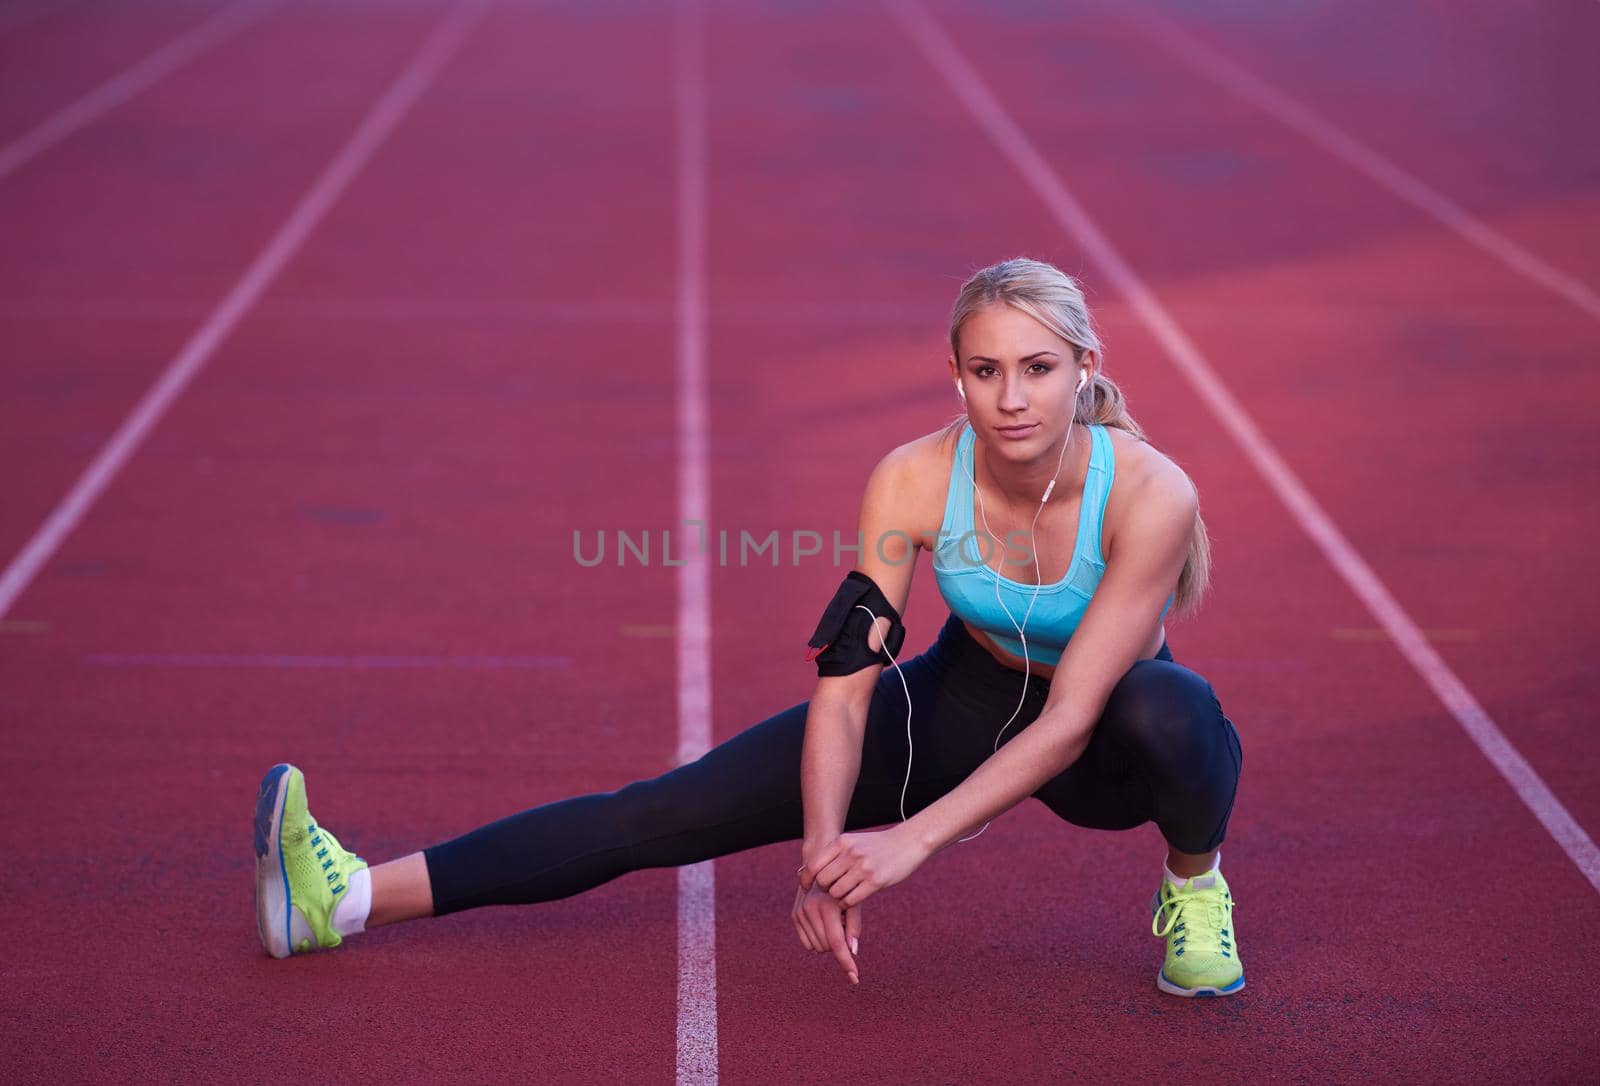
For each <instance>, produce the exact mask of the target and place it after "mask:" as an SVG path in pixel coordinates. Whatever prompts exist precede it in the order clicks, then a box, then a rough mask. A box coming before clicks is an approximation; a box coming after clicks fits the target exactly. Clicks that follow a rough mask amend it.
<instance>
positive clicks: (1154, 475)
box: [1105, 426, 1200, 547]
mask: <svg viewBox="0 0 1600 1086" xmlns="http://www.w3.org/2000/svg"><path fill="white" fill-rule="evenodd" d="M1105 431H1106V436H1107V437H1108V438H1110V440H1111V446H1112V449H1113V451H1114V452H1115V453H1116V458H1117V472H1116V480H1115V482H1114V483H1113V485H1112V489H1111V496H1110V498H1109V499H1108V500H1107V501H1106V516H1105V519H1106V526H1105V527H1106V536H1107V537H1108V539H1107V542H1108V544H1109V545H1110V546H1113V547H1114V546H1115V542H1114V541H1115V539H1116V536H1117V535H1118V533H1119V531H1121V530H1130V531H1131V530H1133V526H1134V525H1136V524H1137V525H1138V526H1139V534H1141V535H1143V534H1145V533H1146V532H1147V531H1151V530H1158V529H1159V528H1160V527H1162V526H1165V528H1166V529H1167V530H1169V531H1171V532H1173V533H1176V534H1181V535H1182V536H1183V538H1185V539H1186V538H1187V537H1188V532H1189V530H1190V528H1191V527H1192V526H1193V524H1194V518H1195V517H1196V515H1198V513H1199V510H1200V494H1199V491H1198V490H1196V489H1195V485H1194V483H1193V481H1192V480H1190V478H1189V475H1188V473H1187V472H1185V471H1184V470H1183V469H1182V468H1181V467H1179V466H1178V464H1177V463H1176V462H1175V461H1173V460H1172V458H1171V457H1169V456H1167V455H1166V454H1165V453H1163V452H1162V451H1161V450H1160V449H1157V448H1156V447H1155V446H1154V445H1151V444H1150V443H1149V442H1147V441H1141V440H1140V439H1139V438H1136V437H1134V436H1133V435H1132V434H1130V433H1128V432H1127V431H1125V430H1118V429H1116V428H1115V427H1112V426H1107V427H1106V428H1105Z"/></svg>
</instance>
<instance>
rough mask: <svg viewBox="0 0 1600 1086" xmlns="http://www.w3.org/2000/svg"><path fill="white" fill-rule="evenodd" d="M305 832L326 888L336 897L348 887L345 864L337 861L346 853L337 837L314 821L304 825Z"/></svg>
mask: <svg viewBox="0 0 1600 1086" xmlns="http://www.w3.org/2000/svg"><path fill="white" fill-rule="evenodd" d="M306 833H307V834H308V835H309V839H310V843H311V848H312V855H314V856H315V857H316V859H317V863H318V864H320V865H321V867H322V874H323V877H324V878H326V879H327V880H328V888H329V890H331V891H332V892H333V896H334V897H338V896H339V895H340V894H342V893H344V892H345V890H346V889H348V887H347V886H346V885H345V881H344V866H345V865H344V864H342V863H340V862H339V860H340V857H342V856H345V855H348V854H347V853H346V852H345V850H344V848H343V847H342V846H341V845H340V844H339V839H338V838H337V837H335V836H334V835H333V834H332V833H330V832H328V831H327V830H326V829H324V828H322V827H321V826H318V825H317V824H316V823H315V822H311V823H309V824H308V825H307V826H306Z"/></svg>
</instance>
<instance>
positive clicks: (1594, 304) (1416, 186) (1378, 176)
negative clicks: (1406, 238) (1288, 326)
mask: <svg viewBox="0 0 1600 1086" xmlns="http://www.w3.org/2000/svg"><path fill="white" fill-rule="evenodd" d="M1123 10H1126V11H1131V12H1132V13H1133V14H1134V16H1135V21H1136V22H1137V23H1138V24H1139V25H1140V26H1142V27H1143V28H1144V29H1145V31H1146V33H1147V34H1148V36H1149V38H1150V39H1151V40H1152V41H1154V42H1155V43H1156V44H1157V45H1158V46H1160V47H1161V48H1162V49H1163V50H1164V51H1166V52H1167V53H1168V54H1169V55H1171V56H1173V57H1176V58H1177V59H1178V60H1179V61H1181V62H1182V63H1183V64H1185V65H1187V66H1188V67H1189V68H1191V69H1192V70H1194V71H1196V72H1199V73H1200V74H1201V75H1203V76H1205V77H1206V78H1208V79H1210V80H1211V81H1212V82H1213V83H1216V84H1217V85H1219V86H1221V87H1222V88H1223V89H1225V90H1227V91H1229V92H1230V93H1232V94H1233V95H1235V96H1236V97H1238V98H1242V99H1243V100H1244V101H1246V102H1249V103H1250V104H1251V105H1253V106H1255V107H1257V108H1258V109H1260V110H1262V111H1263V112H1265V113H1269V114H1271V115H1272V116H1273V117H1276V118H1277V119H1278V120H1279V121H1281V122H1283V123H1284V124H1285V125H1287V126H1288V127H1289V128H1291V129H1293V130H1294V131H1295V132H1297V133H1299V134H1300V135H1301V136H1303V137H1304V138H1305V139H1307V140H1308V141H1310V142H1311V143H1314V144H1316V145H1317V146H1318V147H1320V148H1322V149H1323V150H1324V151H1326V152H1328V154H1330V155H1332V156H1333V157H1334V158H1337V159H1338V160H1339V161H1340V162H1343V163H1344V164H1345V165H1346V166H1349V167H1350V168H1351V169H1353V170H1355V171H1356V172H1358V173H1362V174H1365V175H1366V176H1367V177H1368V178H1369V179H1370V180H1372V181H1374V182H1376V183H1377V184H1378V185H1380V186H1382V187H1383V188H1386V189H1388V190H1389V191H1390V192H1391V193H1393V194H1394V195H1395V196H1398V197H1399V198H1400V199H1401V200H1404V201H1405V202H1406V203H1408V204H1410V205H1411V206H1412V207H1414V208H1416V209H1417V210H1418V211H1421V212H1422V213H1423V214H1425V215H1428V216H1431V217H1432V218H1433V219H1435V220H1437V221H1438V222H1439V223H1441V224H1442V225H1444V226H1446V227H1448V228H1449V229H1450V230H1451V231H1453V232H1454V233H1455V234H1456V235H1457V236H1458V237H1460V238H1461V239H1462V240H1464V241H1466V242H1467V243H1469V244H1471V245H1475V246H1477V248H1479V249H1481V250H1482V251H1483V252H1485V253H1488V254H1489V255H1490V256H1492V257H1494V258H1495V259H1496V260H1498V261H1500V263H1502V264H1504V265H1505V266H1506V267H1508V268H1510V269H1511V270H1512V271H1514V272H1516V273H1517V274H1518V275H1520V276H1522V277H1523V278H1525V279H1527V280H1529V281H1531V282H1533V283H1536V284H1538V285H1539V286H1541V287H1544V288H1545V289H1546V290H1548V291H1550V292H1552V293H1554V294H1557V295H1559V296H1561V297H1563V298H1565V299H1566V300H1567V301H1569V302H1571V303H1572V304H1573V305H1575V306H1577V307H1578V308H1579V309H1581V310H1583V311H1584V312H1585V313H1587V314H1588V315H1589V316H1591V317H1594V318H1595V319H1596V320H1600V294H1597V293H1596V292H1595V291H1594V290H1593V289H1592V288H1590V286H1589V285H1588V284H1587V283H1584V282H1583V281H1582V280H1580V279H1578V278H1577V277H1576V276H1572V275H1568V274H1567V273H1566V272H1564V271H1561V270H1560V269H1559V268H1557V267H1555V266H1554V265H1552V264H1550V263H1549V262H1548V261H1546V260H1544V258H1542V257H1540V256H1537V255H1535V254H1534V253H1533V252H1531V251H1529V250H1528V249H1525V248H1523V247H1522V246H1521V245H1519V244H1517V243H1516V242H1515V241H1513V240H1511V239H1510V238H1509V237H1507V236H1506V235H1504V234H1502V233H1501V232H1500V231H1498V230H1496V229H1495V228H1494V227H1492V226H1490V225H1489V224H1488V223H1486V222H1484V221H1483V220H1482V219H1480V218H1478V217H1477V216H1476V215H1474V214H1472V212H1470V211H1468V210H1467V209H1466V208H1464V207H1462V206H1461V205H1460V204H1458V203H1456V202H1455V201H1454V200H1452V199H1450V197H1448V196H1446V195H1444V194H1443V193H1441V192H1439V191H1438V190H1437V189H1435V188H1433V187H1432V186H1430V185H1428V184H1427V183H1426V182H1424V181H1423V180H1421V179H1420V178H1418V177H1416V176H1415V175H1414V174H1411V173H1409V172H1407V171H1406V170H1404V169H1402V168H1401V167H1400V166H1399V165H1398V164H1396V163H1395V162H1394V161H1392V160H1391V159H1389V158H1388V157H1386V156H1385V155H1383V154H1382V153H1380V152H1379V151H1378V150H1376V149H1375V148H1372V147H1369V146H1367V145H1366V144H1364V143H1362V142H1361V141H1360V140H1358V139H1356V138H1355V137H1354V136H1352V135H1350V133H1348V132H1346V131H1345V130H1344V129H1342V128H1340V127H1338V126H1337V125H1335V124H1334V123H1333V122H1332V121H1330V120H1327V119H1326V118H1324V117H1322V116H1320V115H1319V114H1317V113H1316V112H1314V111H1313V110H1312V109H1311V107H1310V106H1308V105H1306V104H1305V103H1304V102H1300V101H1297V100H1296V99H1294V98H1292V97H1290V96H1289V95H1288V94H1287V93H1286V92H1284V91H1282V90H1279V89H1278V88H1277V87H1274V86H1273V85H1272V84H1270V83H1268V82H1267V81H1266V80H1264V79H1262V78H1261V77H1260V76H1257V75H1255V74H1254V73H1252V72H1249V71H1246V70H1245V69H1244V68H1243V67H1241V66H1240V65H1238V64H1236V63H1234V62H1233V61H1232V60H1229V59H1228V58H1227V57H1225V56H1224V55H1222V54H1221V53H1219V52H1218V51H1217V50H1215V49H1213V48H1212V47H1211V46H1210V45H1207V44H1206V43H1205V42H1203V41H1201V40H1200V39H1199V38H1196V37H1195V36H1194V35H1192V34H1190V33H1189V32H1188V31H1186V30H1184V29H1183V28H1181V27H1179V26H1178V25H1177V24H1175V23H1173V22H1172V21H1171V20H1168V19H1165V18H1162V17H1160V16H1158V15H1156V14H1155V13H1154V12H1151V11H1148V10H1139V9H1137V8H1130V9H1123Z"/></svg>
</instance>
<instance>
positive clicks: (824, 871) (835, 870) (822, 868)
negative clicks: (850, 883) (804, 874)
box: [811, 849, 855, 894]
mask: <svg viewBox="0 0 1600 1086" xmlns="http://www.w3.org/2000/svg"><path fill="white" fill-rule="evenodd" d="M854 863H855V854H854V853H851V852H848V851H845V850H843V849H839V850H836V852H835V854H834V856H833V858H832V859H831V860H829V861H828V862H827V863H826V864H824V863H821V862H820V861H817V862H814V863H813V864H812V865H811V870H812V871H814V872H816V882H817V885H818V886H820V887H822V888H823V889H824V890H826V891H828V892H829V893H830V894H831V893H833V884H834V883H835V882H838V881H839V879H840V878H842V877H843V876H844V875H845V873H846V872H848V871H849V870H850V867H851V865H852V864H854Z"/></svg>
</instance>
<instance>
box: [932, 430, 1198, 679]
mask: <svg viewBox="0 0 1600 1086" xmlns="http://www.w3.org/2000/svg"><path fill="white" fill-rule="evenodd" d="M1088 429H1089V435H1090V439H1091V440H1090V446H1089V473H1088V476H1087V477H1086V478H1085V480H1084V484H1083V503H1082V506H1081V507H1080V509H1079V511H1078V539H1077V543H1076V544H1075V545H1074V547H1073V550H1072V561H1071V563H1070V564H1069V565H1068V566H1067V574H1066V576H1065V577H1063V578H1062V579H1061V580H1059V581H1056V582H1055V583H1054V584H1047V585H1043V586H1041V587H1040V588H1039V589H1038V593H1039V598H1038V600H1037V601H1036V602H1035V603H1034V605H1033V613H1032V615H1030V616H1029V618H1028V624H1027V626H1026V630H1027V634H1028V652H1027V657H1028V659H1030V660H1032V661H1033V662H1034V663H1038V664H1048V665H1050V666H1054V665H1055V664H1056V663H1058V662H1059V661H1060V659H1061V652H1062V650H1063V649H1065V648H1066V646H1067V642H1068V641H1069V640H1070V639H1071V638H1072V634H1073V632H1074V631H1076V630H1077V628H1078V623H1079V622H1081V621H1082V620H1083V613H1084V612H1085V611H1086V610H1088V607H1089V600H1090V598H1091V597H1093V596H1094V590H1095V589H1096V588H1097V587H1098V586H1099V584H1100V578H1101V577H1103V576H1104V575H1105V571H1106V562H1105V557H1104V555H1102V554H1101V553H1100V530H1101V526H1102V524H1103V522H1104V520H1105V512H1106V499H1107V498H1108V497H1109V496H1110V494H1111V483H1112V480H1113V479H1115V478H1116V473H1117V460H1116V455H1115V453H1113V452H1112V449H1111V438H1110V437H1109V436H1107V434H1106V428H1105V427H1104V426H1099V425H1092V424H1091V425H1090V426H1089V427H1088ZM975 440H976V438H975V435H974V434H973V432H972V426H971V425H970V424H969V425H968V426H966V427H965V428H964V429H963V430H962V431H961V439H960V441H959V442H958V443H957V445H956V453H955V457H954V458H953V459H952V460H951V462H950V491H949V496H948V497H946V498H945V503H944V521H943V523H941V524H940V526H939V535H938V538H937V540H936V542H935V547H934V553H933V575H934V579H935V580H936V581H937V583H938V585H939V594H940V595H941V596H943V597H944V601H945V603H946V604H948V605H949V607H950V611H951V613H952V614H954V615H955V616H956V617H957V618H959V619H961V620H962V621H964V622H966V623H968V624H969V625H971V626H974V627H976V628H977V629H980V630H982V631H983V632H984V633H986V634H988V635H989V636H990V637H991V638H993V639H994V642H995V644H997V645H999V646H1000V647H1001V648H1003V649H1005V650H1007V651H1008V652H1010V653H1011V654H1012V655H1014V656H1019V657H1020V656H1022V655H1023V652H1022V642H1021V641H1020V640H1019V639H1018V638H1017V629H1016V626H1013V625H1012V620H1011V619H1009V618H1007V617H1006V613H1005V611H1003V610H1001V608H1000V604H999V602H997V601H996V599H995V579H996V577H998V578H999V582H1000V584H999V596H1000V599H1001V600H1004V601H1005V606H1006V607H1007V608H1009V609H1010V611H1011V614H1012V615H1013V616H1015V619H1016V624H1017V626H1020V625H1022V617H1023V616H1024V615H1026V614H1028V603H1029V601H1030V600H1031V599H1032V598H1033V594H1034V586H1033V585H1032V584H1031V583H1025V582H1021V581H1013V580H1011V579H1010V578H1009V577H1006V576H1005V575H1004V574H997V573H995V571H994V570H992V569H991V568H990V567H988V566H986V565H984V562H983V558H984V557H987V556H992V555H993V554H994V552H995V549H996V547H997V544H996V543H995V541H994V540H993V539H991V538H990V537H989V535H988V534H987V533H985V532H984V531H983V530H982V529H981V528H980V529H974V527H973V512H972V502H973V496H972V478H971V472H972V471H973V470H974V469H973V460H972V453H973V444H974V442H975ZM963 463H965V464H966V469H965V470H962V467H961V465H962V464H963ZM1012 553H1013V552H1012V551H1009V550H1008V552H1007V554H1008V555H1009V554H1012ZM1171 606H1172V598H1171V597H1168V599H1167V603H1166V606H1165V607H1163V608H1162V609H1161V617H1162V618H1165V617H1166V614H1167V609H1168V608H1170V607H1171Z"/></svg>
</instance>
